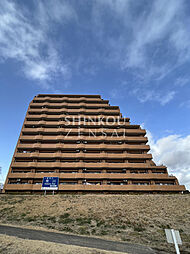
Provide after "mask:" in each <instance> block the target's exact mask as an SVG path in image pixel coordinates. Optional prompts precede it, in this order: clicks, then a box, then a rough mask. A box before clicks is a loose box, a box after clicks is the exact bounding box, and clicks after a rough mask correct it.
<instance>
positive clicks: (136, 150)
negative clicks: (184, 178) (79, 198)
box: [3, 94, 185, 193]
mask: <svg viewBox="0 0 190 254" xmlns="http://www.w3.org/2000/svg"><path fill="white" fill-rule="evenodd" d="M145 134H146V131H145V130H144V129H141V127H140V126H139V125H132V124H130V121H129V118H124V117H122V114H121V113H120V109H119V107H118V106H110V104H109V101H108V100H103V99H101V97H100V96H99V95H55V94H46V95H44V94H39V95H37V96H35V97H34V99H33V100H32V101H31V103H30V105H29V108H28V111H27V113H26V117H25V120H24V124H23V127H22V130H21V133H20V136H19V139H18V143H17V145H16V149H15V152H14V155H13V159H12V162H11V165H10V169H9V172H8V175H7V179H6V182H5V185H4V190H3V191H4V192H5V193H13V192H14V193H17V192H20V193H21V192H23V193H40V192H41V193H42V192H43V190H42V180H43V178H44V177H48V176H49V177H58V178H59V186H58V190H57V192H59V193H61V192H62V193H71V192H73V193H74V192H76V193H87V192H94V193H96V192H101V193H130V192H136V193H137V192H144V193H145V192H146V193H163V192H176V193H177V192H182V191H184V190H185V187H184V185H179V183H178V180H177V178H176V177H175V176H172V175H169V174H168V172H167V168H166V167H165V166H163V165H161V166H157V165H156V164H155V163H154V162H153V160H152V155H151V154H150V153H148V151H149V150H150V147H149V145H147V141H148V140H147V137H145Z"/></svg>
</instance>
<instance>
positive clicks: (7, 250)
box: [0, 235, 121, 254]
mask: <svg viewBox="0 0 190 254" xmlns="http://www.w3.org/2000/svg"><path fill="white" fill-rule="evenodd" d="M0 253H1V254H119V253H121V252H115V251H113V252H110V251H103V250H98V249H91V248H84V247H78V246H71V245H65V244H58V243H49V242H44V241H34V240H25V239H20V238H17V237H14V236H5V235H0Z"/></svg>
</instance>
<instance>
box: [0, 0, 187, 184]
mask: <svg viewBox="0 0 190 254" xmlns="http://www.w3.org/2000/svg"><path fill="white" fill-rule="evenodd" d="M189 13H190V3H189V1H188V0H187V1H183V0H182V1H179V0H159V1H155V0H153V1H149V0H147V1H144V0H139V1H133V0H115V1H113V0H94V1H88V0H81V1H78V0H75V1H74V0H69V1H66V0H62V1H61V0H60V1H59V0H46V1H45V0H44V1H43V0H39V1H32V0H31V1H19V0H17V1H16V0H15V1H9V0H1V1H0V97H1V99H0V106H1V111H0V112H1V113H0V114H1V125H0V130H1V131H0V135H1V137H0V140H1V146H0V166H2V169H3V177H5V176H6V173H7V170H8V167H9V164H10V162H11V157H12V155H13V152H14V148H15V145H16V142H17V139H18V136H19V132H20V129H21V126H22V123H23V120H24V116H25V113H26V110H27V106H28V103H29V102H30V101H31V100H32V98H33V97H34V96H35V95H37V94H38V93H70V94H72V93H74V94H101V95H102V98H104V99H109V100H110V103H111V104H112V105H118V106H120V109H121V112H122V113H123V115H124V116H127V117H130V118H131V123H135V124H141V125H142V126H143V127H144V128H146V129H147V130H148V137H149V139H150V142H149V143H150V144H151V148H152V153H153V156H154V160H155V161H156V162H157V163H158V164H161V163H164V164H165V165H167V166H168V168H169V173H172V174H175V175H176V176H177V177H178V178H179V180H180V183H182V184H186V186H187V187H188V188H189V187H190V118H189V115H190V72H189V68H190V43H189V42H190V17H189Z"/></svg>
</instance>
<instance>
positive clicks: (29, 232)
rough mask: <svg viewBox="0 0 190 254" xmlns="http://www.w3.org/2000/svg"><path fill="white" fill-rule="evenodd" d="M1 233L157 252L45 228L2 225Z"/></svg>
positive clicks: (131, 251) (150, 253) (135, 252)
mask: <svg viewBox="0 0 190 254" xmlns="http://www.w3.org/2000/svg"><path fill="white" fill-rule="evenodd" d="M0 234H6V235H9V236H16V237H19V238H23V239H30V240H41V241H46V242H55V243H61V244H68V245H77V246H81V247H89V248H97V249H102V250H107V251H119V252H124V253H129V254H155V253H156V252H155V251H154V250H152V249H151V248H149V247H146V246H143V245H138V244H131V243H124V242H116V241H108V240H103V239H100V238H93V237H85V236H77V235H70V234H64V233H56V232H48V231H43V230H34V229H27V228H21V227H15V226H14V227H12V226H6V225H0Z"/></svg>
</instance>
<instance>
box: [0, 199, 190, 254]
mask: <svg viewBox="0 0 190 254" xmlns="http://www.w3.org/2000/svg"><path fill="white" fill-rule="evenodd" d="M0 222H1V223H4V224H6V223H7V224H13V225H19V226H21V225H25V226H30V227H40V228H46V229H51V230H53V229H54V230H58V231H62V232H67V233H72V234H79V235H88V236H97V237H101V238H104V239H110V240H119V241H127V242H131V243H139V244H144V245H147V246H150V247H152V248H155V249H157V250H160V251H162V250H163V251H165V252H167V253H175V251H174V246H173V245H171V244H167V242H166V237H165V233H164V229H165V228H174V229H177V230H179V231H180V235H181V238H182V241H183V245H182V246H180V250H181V253H190V195H176V194H175V195H174V194H173V195H90V194H89V195H55V196H37V195H36V196H35V195H33V196H24V195H22V196H21V195H19V196H16V195H0ZM67 253H69V252H67ZM73 253H74V252H73Z"/></svg>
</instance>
